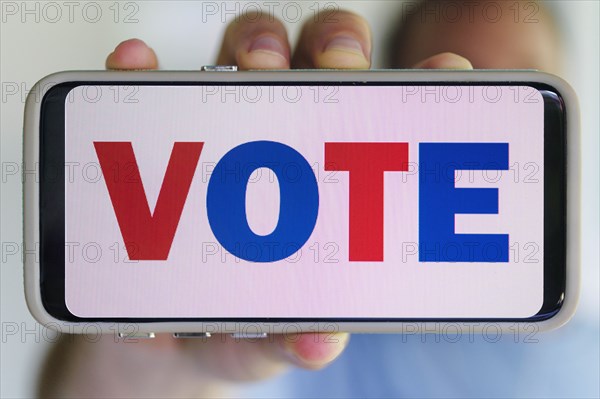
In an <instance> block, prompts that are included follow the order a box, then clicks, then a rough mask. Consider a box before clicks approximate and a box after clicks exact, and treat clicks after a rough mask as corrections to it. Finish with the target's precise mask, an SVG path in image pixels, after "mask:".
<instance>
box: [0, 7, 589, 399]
mask: <svg viewBox="0 0 600 399" xmlns="http://www.w3.org/2000/svg"><path fill="white" fill-rule="evenodd" d="M72 3H73V4H74V5H73V6H66V5H65V2H62V1H59V2H56V3H52V4H53V5H50V6H48V4H50V2H34V1H30V2H21V1H2V2H1V7H2V22H1V23H2V27H1V76H0V78H1V83H2V93H1V94H2V104H1V106H2V108H1V116H0V119H1V129H2V130H1V161H2V182H1V186H0V190H1V203H2V209H1V232H0V234H1V236H0V241H1V242H2V245H3V246H2V266H1V274H0V277H1V314H0V317H1V322H2V340H1V351H0V354H1V376H0V387H1V391H0V396H1V397H3V398H4V397H7V398H8V397H10V398H14V397H31V396H33V395H34V392H35V391H34V389H35V381H36V377H37V373H38V369H39V365H40V363H41V361H42V360H43V358H44V355H45V352H46V350H47V348H48V346H49V343H47V342H46V341H47V339H45V338H53V334H49V333H48V334H46V333H45V332H44V331H43V330H42V329H41V328H40V327H39V326H38V325H37V324H36V322H35V321H34V320H33V318H32V317H31V316H30V315H29V312H28V310H27V307H26V305H25V299H24V295H23V271H22V270H23V269H22V263H21V257H20V256H21V254H20V253H17V254H12V252H13V251H12V243H20V242H21V241H22V226H21V224H22V187H21V181H20V177H19V175H18V174H12V173H13V167H14V166H15V165H20V163H21V151H22V150H21V146H22V117H23V105H24V99H25V96H26V94H27V91H28V90H29V89H30V88H31V87H32V86H33V84H34V83H35V82H36V81H38V80H39V79H40V78H42V77H43V76H45V75H48V74H50V73H52V72H56V71H61V70H72V69H82V70H89V69H102V68H103V67H104V60H105V58H106V55H107V54H108V53H110V52H111V51H112V50H113V48H114V47H115V45H116V44H118V43H119V42H121V41H122V40H125V39H127V38H131V37H138V38H142V39H143V40H145V41H146V42H147V43H148V44H149V45H150V46H151V47H153V48H154V50H155V51H156V53H157V54H158V57H159V61H160V66H161V68H162V69H186V70H194V69H199V67H200V66H201V65H204V64H211V63H214V59H215V57H216V54H217V51H218V48H219V46H220V39H221V36H222V33H223V31H224V29H225V26H226V23H227V22H228V21H229V20H231V19H232V18H233V16H234V14H235V11H236V7H237V10H239V11H243V10H244V7H245V6H246V4H248V3H244V2H224V3H223V2H220V1H219V2H200V1H160V0H159V1H136V2H133V1H131V2H128V1H122V2H114V1H98V2H95V3H94V2H87V1H84V2H72ZM92 3H93V4H92ZM266 3H268V2H257V3H254V4H266ZM286 3H288V2H286V1H284V2H278V3H277V4H278V5H277V6H275V8H274V11H275V15H276V16H278V17H280V18H281V19H282V20H284V21H285V22H286V25H287V26H288V29H289V32H290V39H291V41H292V43H294V42H295V40H296V38H297V35H298V33H299V29H300V27H301V24H302V21H304V20H305V19H306V18H308V17H310V16H312V15H313V12H314V10H316V9H317V8H321V9H322V8H323V7H324V6H325V5H326V4H327V2H320V3H318V2H316V1H301V2H295V3H294V4H293V5H292V6H289V7H287V8H286V7H285V5H286ZM333 4H337V5H339V6H340V7H341V8H346V9H350V10H354V11H356V12H357V13H360V14H362V15H363V16H365V17H366V18H367V20H368V21H369V23H370V25H371V27H372V29H373V37H374V44H375V45H374V65H373V66H374V67H381V66H383V64H382V62H383V59H384V58H383V39H385V38H386V37H387V36H388V35H389V33H390V32H391V31H392V29H393V27H394V24H395V23H397V22H398V13H399V11H400V9H401V3H398V2H393V1H337V2H335V3H333ZM298 5H300V6H301V8H300V10H301V12H300V14H301V15H298V13H297V11H298V7H297V6H298ZM549 5H550V7H551V9H552V10H554V11H555V12H556V15H557V17H558V19H559V23H560V27H561V30H562V35H563V36H564V38H565V42H566V50H567V61H566V65H565V72H564V76H563V77H564V78H565V79H566V80H567V81H569V82H570V84H571V85H572V86H573V87H574V88H575V91H576V92H577V93H578V95H579V99H580V105H581V117H582V125H581V126H582V135H583V146H582V159H583V185H582V187H583V193H582V196H583V206H582V214H583V232H582V240H583V242H582V244H583V254H582V259H583V291H582V297H581V303H580V308H579V310H578V313H577V314H576V316H575V317H576V318H587V319H591V320H593V321H594V323H595V324H594V325H595V326H596V331H598V317H599V296H598V291H599V287H598V284H599V274H598V266H599V256H598V255H599V249H598V248H599V246H598V243H599V242H600V237H599V227H598V221H599V212H598V209H599V197H598V194H599V181H600V178H599V176H598V172H599V164H598V151H599V143H598V137H599V123H598V122H599V116H598V115H599V114H598V110H599V109H600V108H599V103H598V98H599V89H600V86H599V80H598V79H599V65H598V62H599V61H598V60H599V59H600V54H599V45H600V44H599V43H600V42H599V36H600V34H599V23H598V19H599V12H600V9H599V2H597V1H560V2H559V1H552V2H551V4H549ZM215 6H216V7H217V8H219V12H217V13H216V14H213V12H214V10H215V8H214V7H215ZM69 7H73V8H71V9H70V8H69ZM70 10H71V14H70V12H69V11H70ZM224 10H229V11H231V12H230V13H223V12H222V11H224ZM98 12H100V13H98ZM58 13H60V14H58ZM282 13H285V14H282ZM224 14H226V15H224ZM298 17H301V19H298ZM9 249H10V250H9ZM597 349H598V346H597V343H596V346H595V350H596V351H597ZM599 357H600V355H598V354H597V355H596V358H599Z"/></svg>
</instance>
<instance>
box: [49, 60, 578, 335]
mask: <svg viewBox="0 0 600 399" xmlns="http://www.w3.org/2000/svg"><path fill="white" fill-rule="evenodd" d="M404 73H406V72H404ZM413 73H415V72H413ZM463 73H464V72H463ZM492 83H493V85H498V86H500V85H502V86H521V85H522V86H531V87H535V88H536V89H538V90H544V91H548V92H553V93H555V94H556V95H555V96H552V95H550V96H546V95H545V96H544V101H545V112H544V120H545V132H544V165H545V178H544V209H545V211H544V225H545V227H544V241H545V245H544V249H545V250H544V260H545V262H544V269H545V270H544V287H545V289H544V305H543V306H542V308H541V309H540V312H539V313H538V314H536V315H534V316H533V317H530V318H525V319H523V318H519V319H507V318H490V319H486V318H448V319H431V318H393V319H387V318H385V319H381V318H369V317H365V318H336V319H332V318H327V319H323V318H242V319H240V318H219V319H215V318H210V319H207V318H79V317H77V316H74V315H72V314H71V313H70V312H69V311H68V308H67V307H66V304H65V303H64V255H65V254H64V244H65V243H64V167H62V168H57V170H58V175H57V176H56V177H55V178H54V179H47V178H46V174H47V171H48V170H50V168H51V167H52V166H53V165H64V104H65V101H64V100H65V98H66V95H67V94H68V92H69V91H70V90H71V89H72V88H73V87H75V86H78V85H90V84H92V85H106V86H111V85H112V86H114V85H267V86H273V85H311V86H318V85H323V86H331V85H332V84H337V85H403V84H404V85H415V84H417V85H435V86H440V85H462V86H469V85H492ZM546 103H547V104H546ZM61 106H62V112H60V111H61V110H60V107H61ZM53 107H54V108H53ZM56 107H58V108H56ZM550 107H551V108H552V109H553V110H552V111H551V112H547V110H548V109H549V108H550ZM566 112H567V108H566V107H565V102H564V99H563V97H562V96H561V92H560V91H559V90H558V89H556V88H555V87H553V86H552V85H550V84H548V83H543V82H539V81H536V80H530V79H525V80H517V81H515V80H508V79H507V80H502V81H498V80H496V81H493V82H490V81H472V80H465V81H462V80H452V79H450V80H435V79H432V80H422V81H418V82H414V81H409V80H391V79H390V80H378V81H371V80H347V81H332V80H316V79H315V80H308V79H304V80H293V79H289V80H287V79H286V80H283V81H278V82H277V81H275V82H274V81H271V80H264V81H261V80H255V79H253V80H247V81H245V80H240V79H235V80H234V81H231V80H229V79H227V80H226V79H222V80H218V79H216V78H215V79H211V80H210V81H205V80H190V81H186V80H181V81H169V80H165V81H147V80H134V79H132V80H129V81H125V80H108V79H107V80H73V81H68V82H63V83H59V84H56V85H54V86H52V87H51V88H50V89H49V90H48V91H47V92H46V94H45V95H44V96H43V99H42V101H41V105H40V117H39V135H40V136H39V149H38V150H39V161H40V171H41V178H40V183H39V201H40V202H39V210H40V214H39V238H40V265H39V269H40V270H39V276H40V278H39V291H40V293H39V294H40V302H41V304H42V306H43V308H44V311H45V312H47V314H48V315H49V316H50V317H51V318H52V319H55V320H59V321H66V322H74V323H78V322H127V323H142V324H143V323H168V322H184V323H191V322H209V321H210V322H239V321H243V322H252V323H279V322H299V323H305V322H336V323H338V322H339V323H352V324H354V323H365V322H368V323H378V322H383V323H407V322H440V321H441V322H485V321H492V322H539V321H544V320H547V319H550V318H552V317H553V316H555V315H556V314H557V313H559V311H560V310H561V307H562V305H563V300H564V298H566V297H567V293H568V292H569V291H568V289H567V141H568V140H567V131H568V126H567V119H568V118H567V114H566ZM56 115H59V117H58V118H57V117H56ZM49 126H50V127H49ZM549 159H551V160H552V161H553V162H548V160H549ZM554 161H556V162H554ZM61 172H62V173H61ZM549 176H551V177H549ZM61 184H62V187H61ZM56 193H60V194H61V195H56ZM61 200H62V201H61ZM57 201H58V202H57ZM550 202H551V203H550ZM45 209H48V210H49V211H46V210H45ZM56 209H59V210H60V212H56ZM50 210H54V211H50ZM60 222H62V224H61V223H60ZM550 225H551V226H552V228H549V226H550ZM554 227H556V228H554ZM551 232H554V235H553V236H552V237H550V233H551ZM556 232H558V233H556ZM550 239H551V240H554V241H553V242H552V243H550V242H549V240H550ZM61 240H62V242H60V241H61ZM61 258H62V260H61ZM548 259H551V260H552V261H551V262H547V260H548ZM49 264H53V265H55V266H49ZM58 265H62V266H60V267H59V266H58ZM61 272H62V273H61ZM61 282H62V286H61ZM550 285H551V286H552V287H553V288H552V290H547V289H546V288H547V287H548V286H550Z"/></svg>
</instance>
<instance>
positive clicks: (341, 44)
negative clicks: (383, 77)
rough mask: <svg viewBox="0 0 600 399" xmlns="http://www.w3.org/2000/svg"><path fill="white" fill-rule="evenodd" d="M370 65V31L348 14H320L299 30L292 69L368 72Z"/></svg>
mask: <svg viewBox="0 0 600 399" xmlns="http://www.w3.org/2000/svg"><path fill="white" fill-rule="evenodd" d="M370 65H371V29H370V28H369V24H368V23H367V21H366V20H365V19H364V18H362V17H361V16H359V15H356V14H353V13H350V12H348V11H336V12H335V13H333V14H331V12H327V13H326V12H322V13H320V14H317V15H316V16H315V18H311V19H310V20H309V21H308V22H307V23H306V24H305V25H304V27H303V28H302V32H301V34H300V40H299V41H298V45H297V46H296V51H295V53H294V56H293V58H292V66H293V67H294V68H325V69H327V68H332V69H367V68H369V66H370Z"/></svg>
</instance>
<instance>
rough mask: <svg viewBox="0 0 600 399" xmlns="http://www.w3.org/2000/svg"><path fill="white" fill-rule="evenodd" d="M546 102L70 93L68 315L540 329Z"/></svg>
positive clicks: (154, 90) (170, 91)
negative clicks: (467, 323)
mask: <svg viewBox="0 0 600 399" xmlns="http://www.w3.org/2000/svg"><path fill="white" fill-rule="evenodd" d="M543 92H544V91H543V90H540V89H538V88H536V87H533V86H530V85H526V84H522V85H508V84H504V85H494V86H492V85H480V84H479V85H468V84H461V85H430V84H424V85H422V86H414V85H397V84H391V83H390V84H372V85H371V84H341V85H331V84H330V83H329V84H328V85H324V84H310V85H308V84H300V85H267V84H265V85H260V84H259V85H257V84H250V85H232V84H222V85H221V84H215V85H206V84H204V85H201V84H196V85H170V84H160V85H158V84H154V85H153V84H142V85H128V86H125V85H118V86H117V85H108V84H106V85H96V84H79V85H74V87H72V88H69V91H68V94H67V95H66V96H65V97H64V161H65V170H64V179H63V183H64V194H63V196H64V230H63V231H64V242H65V247H64V291H63V292H64V304H65V306H66V309H67V310H68V312H70V313H71V315H72V316H74V317H77V318H82V319H86V318H89V319H99V318H100V319H101V318H131V319H163V318H164V319H223V318H232V319H233V318H240V319H267V318H275V319H282V318H283V319H285V318H291V319H352V320H358V319H361V320H362V319H385V320H396V319H422V318H425V319H527V318H532V317H534V316H535V315H537V314H538V313H540V310H541V309H542V307H543V305H544V300H545V295H547V292H546V291H545V289H546V290H548V286H547V282H548V280H547V277H548V276H547V273H548V268H547V267H548V265H547V263H546V262H545V254H546V255H547V253H548V251H546V250H545V244H546V245H548V241H547V240H548V236H547V233H548V232H547V231H546V236H545V227H546V229H547V228H548V226H545V224H547V223H548V213H547V211H548V209H547V207H545V201H544V200H545V186H548V181H546V180H547V179H553V178H554V177H553V176H552V175H550V174H549V173H551V172H550V168H545V167H544V166H545V140H546V137H547V128H548V126H545V120H546V123H547V118H548V115H547V110H546V109H545V100H544V95H543ZM552 173H553V172H552ZM547 189H548V188H547V187H546V190H547ZM545 276H546V284H545Z"/></svg>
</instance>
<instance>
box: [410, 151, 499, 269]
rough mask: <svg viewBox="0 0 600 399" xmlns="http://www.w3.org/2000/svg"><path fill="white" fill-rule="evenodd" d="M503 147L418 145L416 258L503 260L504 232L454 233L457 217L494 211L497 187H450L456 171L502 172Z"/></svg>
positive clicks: (430, 259) (440, 260)
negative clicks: (457, 215) (417, 247)
mask: <svg viewBox="0 0 600 399" xmlns="http://www.w3.org/2000/svg"><path fill="white" fill-rule="evenodd" d="M507 169H508V143H421V144H419V260H420V261H421V262H508V234H455V232H454V231H455V230H454V216H455V215H456V214H457V213H463V214H464V213H480V214H493V213H498V189H496V188H456V187H455V186H454V181H455V178H454V174H455V173H454V172H455V171H457V170H507Z"/></svg>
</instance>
